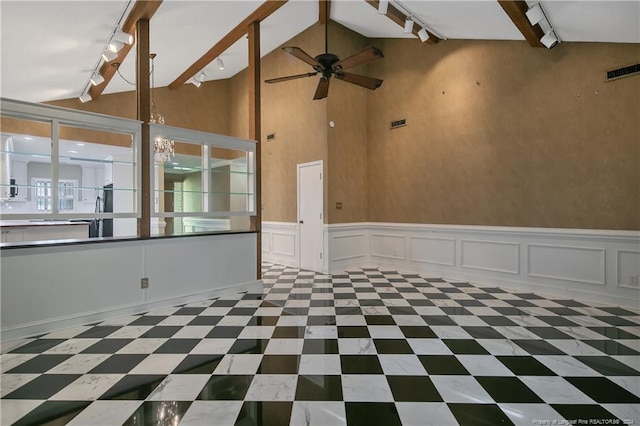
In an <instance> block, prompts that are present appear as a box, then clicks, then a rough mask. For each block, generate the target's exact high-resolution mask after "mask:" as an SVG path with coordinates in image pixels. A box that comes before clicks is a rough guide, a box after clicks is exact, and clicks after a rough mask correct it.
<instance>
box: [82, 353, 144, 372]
mask: <svg viewBox="0 0 640 426" xmlns="http://www.w3.org/2000/svg"><path fill="white" fill-rule="evenodd" d="M147 356H148V355H146V354H115V355H111V356H110V357H109V358H107V359H105V360H104V361H102V362H101V363H100V364H98V365H97V366H95V367H94V368H93V369H92V370H91V371H89V373H91V374H117V373H121V374H125V373H128V372H129V371H131V370H132V369H133V368H134V367H135V366H136V365H138V364H140V363H141V362H142V360H143V359H145V358H146V357H147Z"/></svg>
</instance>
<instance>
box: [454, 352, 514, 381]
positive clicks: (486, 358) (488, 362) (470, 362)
mask: <svg viewBox="0 0 640 426" xmlns="http://www.w3.org/2000/svg"><path fill="white" fill-rule="evenodd" d="M456 358H458V360H459V361H460V363H461V364H462V365H464V367H465V368H466V369H467V371H468V372H469V373H471V374H472V375H474V376H514V374H513V372H512V371H511V370H509V369H508V368H507V367H505V366H504V364H503V363H501V362H500V361H498V359H497V358H496V357H494V356H493V355H456Z"/></svg>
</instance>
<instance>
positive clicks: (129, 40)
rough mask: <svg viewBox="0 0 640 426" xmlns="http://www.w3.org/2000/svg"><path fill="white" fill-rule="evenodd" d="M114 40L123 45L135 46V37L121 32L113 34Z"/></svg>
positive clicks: (117, 31)
mask: <svg viewBox="0 0 640 426" xmlns="http://www.w3.org/2000/svg"><path fill="white" fill-rule="evenodd" d="M113 39H114V40H116V41H119V42H121V43H126V44H133V36H132V35H131V34H129V33H125V32H124V31H121V30H116V31H115V32H114V33H113Z"/></svg>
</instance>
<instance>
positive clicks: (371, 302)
mask: <svg viewBox="0 0 640 426" xmlns="http://www.w3.org/2000/svg"><path fill="white" fill-rule="evenodd" d="M359 303H360V306H384V302H383V301H382V299H359Z"/></svg>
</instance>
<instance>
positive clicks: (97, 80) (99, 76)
mask: <svg viewBox="0 0 640 426" xmlns="http://www.w3.org/2000/svg"><path fill="white" fill-rule="evenodd" d="M102 82H104V77H103V76H102V74H100V73H95V74H94V75H93V77H91V84H92V85H94V86H97V85H98V84H102Z"/></svg>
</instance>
